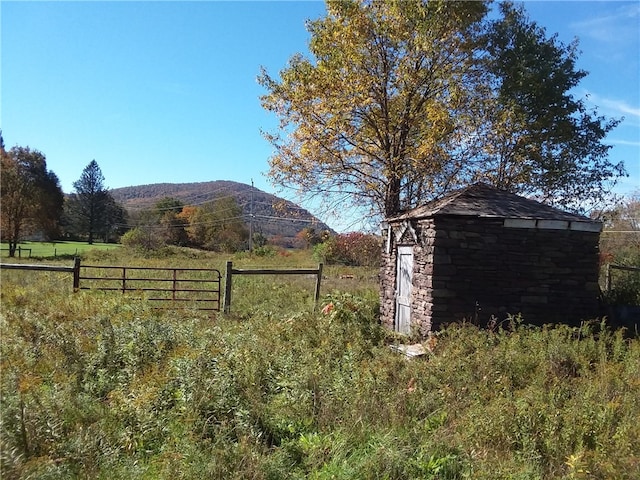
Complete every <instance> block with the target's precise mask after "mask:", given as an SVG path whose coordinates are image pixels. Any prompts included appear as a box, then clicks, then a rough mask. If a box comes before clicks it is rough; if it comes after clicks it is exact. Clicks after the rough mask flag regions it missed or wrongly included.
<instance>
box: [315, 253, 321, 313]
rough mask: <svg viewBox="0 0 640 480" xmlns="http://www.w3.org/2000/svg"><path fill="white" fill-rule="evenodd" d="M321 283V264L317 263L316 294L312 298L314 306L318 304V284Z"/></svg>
mask: <svg viewBox="0 0 640 480" xmlns="http://www.w3.org/2000/svg"><path fill="white" fill-rule="evenodd" d="M321 281H322V264H321V263H319V264H318V278H317V279H316V293H315V296H314V299H315V302H316V305H317V304H318V301H319V300H320V282H321Z"/></svg>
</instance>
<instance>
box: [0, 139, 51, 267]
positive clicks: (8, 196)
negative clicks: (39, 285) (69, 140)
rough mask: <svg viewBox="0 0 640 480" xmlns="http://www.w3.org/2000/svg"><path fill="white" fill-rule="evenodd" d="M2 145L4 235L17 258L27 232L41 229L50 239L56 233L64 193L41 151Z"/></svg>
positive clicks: (10, 251)
mask: <svg viewBox="0 0 640 480" xmlns="http://www.w3.org/2000/svg"><path fill="white" fill-rule="evenodd" d="M0 140H1V135H0ZM0 144H1V147H0V156H1V162H2V163H1V168H2V172H1V175H0V181H1V187H0V196H1V199H0V202H1V204H2V209H1V211H2V215H1V217H2V237H3V240H6V241H7V242H8V243H9V256H11V257H13V256H14V255H15V251H16V249H17V246H18V242H19V241H20V240H21V238H22V236H23V235H24V234H27V233H34V232H35V231H37V230H39V231H40V232H41V233H43V234H45V236H47V237H49V238H50V237H51V236H53V235H55V233H56V231H57V224H58V220H59V219H60V215H61V214H62V206H63V202H64V196H63V193H62V189H61V188H60V183H59V181H58V177H57V176H56V175H55V173H53V172H52V171H49V170H47V162H46V158H45V156H44V155H43V154H42V153H41V152H39V151H37V150H31V149H30V148H29V147H18V146H16V147H13V148H12V149H11V150H10V151H8V152H7V151H6V150H5V148H4V141H3V140H2V141H0Z"/></svg>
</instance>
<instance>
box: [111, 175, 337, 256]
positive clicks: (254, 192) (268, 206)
mask: <svg viewBox="0 0 640 480" xmlns="http://www.w3.org/2000/svg"><path fill="white" fill-rule="evenodd" d="M111 194H112V195H113V198H114V199H115V200H116V201H117V202H119V203H121V204H122V205H123V206H124V207H125V208H126V209H127V210H128V211H129V212H134V211H139V210H144V209H149V208H153V207H154V205H155V204H156V202H158V201H159V200H161V199H163V198H165V197H171V198H175V199H178V200H180V201H181V202H183V203H184V204H185V205H194V206H198V205H203V204H205V203H207V202H211V201H213V200H215V199H218V198H222V197H226V196H232V197H234V198H235V199H236V201H237V202H238V205H240V206H241V207H242V209H243V213H244V216H245V222H246V223H247V225H248V224H249V222H250V219H251V215H252V214H253V230H254V232H260V233H262V234H263V235H265V236H266V237H267V238H269V239H271V240H273V241H276V242H278V243H280V244H282V245H293V243H294V239H295V236H296V234H298V232H300V231H301V230H302V229H304V228H308V227H311V228H314V229H315V230H316V231H318V232H320V231H324V230H329V231H331V232H332V233H334V232H333V231H332V230H331V228H330V227H329V226H328V225H326V224H325V223H323V222H321V221H320V220H319V219H317V218H316V217H314V216H313V215H312V214H311V213H309V211H307V210H305V209H304V208H301V207H299V206H298V205H296V204H294V203H292V202H290V201H288V200H284V199H282V198H280V197H277V196H275V195H271V194H269V193H266V192H264V191H262V190H260V189H258V188H255V187H252V186H250V185H246V184H244V183H238V182H231V181H226V180H216V181H211V182H195V183H156V184H151V185H138V186H132V187H123V188H115V189H113V190H111Z"/></svg>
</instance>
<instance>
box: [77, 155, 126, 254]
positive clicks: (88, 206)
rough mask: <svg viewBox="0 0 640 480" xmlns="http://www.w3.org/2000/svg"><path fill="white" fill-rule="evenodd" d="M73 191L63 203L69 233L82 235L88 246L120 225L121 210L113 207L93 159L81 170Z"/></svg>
mask: <svg viewBox="0 0 640 480" xmlns="http://www.w3.org/2000/svg"><path fill="white" fill-rule="evenodd" d="M73 188H74V190H75V193H73V194H71V195H70V196H69V198H68V199H67V202H66V204H65V209H66V216H67V223H68V225H69V229H70V230H71V231H72V232H73V233H75V234H76V235H83V236H86V237H87V241H88V243H89V244H92V243H93V242H94V240H95V238H96V237H97V236H105V235H107V233H108V232H110V231H111V230H112V229H113V227H114V226H116V225H117V224H119V223H122V222H123V218H124V217H123V215H124V214H123V209H122V207H120V208H118V207H117V204H116V202H115V200H114V199H113V197H112V196H111V193H109V191H108V190H107V189H106V187H105V186H104V176H103V175H102V171H101V170H100V167H99V166H98V163H97V162H96V161H95V160H92V161H91V162H89V164H88V165H87V166H86V167H85V168H84V170H83V171H82V175H81V176H80V178H79V179H78V180H77V181H75V182H74V183H73Z"/></svg>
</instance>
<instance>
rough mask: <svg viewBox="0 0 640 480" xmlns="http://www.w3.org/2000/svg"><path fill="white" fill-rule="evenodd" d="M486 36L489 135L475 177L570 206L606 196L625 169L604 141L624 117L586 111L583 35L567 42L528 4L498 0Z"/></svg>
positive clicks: (596, 200) (486, 117)
mask: <svg viewBox="0 0 640 480" xmlns="http://www.w3.org/2000/svg"><path fill="white" fill-rule="evenodd" d="M500 11H501V14H502V15H501V18H500V19H498V20H495V21H493V22H491V24H490V25H489V28H488V32H487V37H486V48H487V55H486V56H485V61H486V63H485V67H486V70H487V76H488V81H487V84H488V85H491V86H492V87H493V88H492V89H491V91H488V92H487V93H486V94H485V95H484V96H483V99H484V100H485V101H486V103H485V106H486V110H485V111H486V115H484V116H483V118H484V120H485V122H486V124H485V128H486V130H485V131H486V133H487V135H485V136H484V137H483V138H484V139H485V141H484V145H483V150H482V153H481V154H480V155H479V156H478V158H479V159H480V160H481V165H482V168H477V169H476V172H475V177H476V178H480V179H484V180H487V181H489V182H490V183H493V184H494V185H496V186H499V187H502V188H504V189H507V190H511V191H514V192H519V193H525V194H532V195H536V196H537V197H538V198H540V199H542V200H544V201H546V202H547V203H553V204H557V205H559V206H564V207H572V206H574V205H575V204H576V202H578V203H582V204H584V203H585V202H586V201H590V202H599V201H602V200H603V199H604V197H605V195H606V193H607V190H608V187H609V186H610V182H612V181H615V179H616V178H618V177H619V176H621V175H624V173H625V172H624V167H623V164H622V163H619V164H612V163H611V162H610V161H609V160H608V152H609V150H610V148H611V146H610V145H606V144H604V143H603V140H604V138H605V136H606V135H607V133H608V132H609V131H610V130H611V129H613V128H615V126H616V125H618V123H619V120H607V119H605V118H603V117H599V116H598V115H597V112H595V111H588V110H587V108H586V106H585V103H584V101H583V100H582V99H579V98H576V97H575V96H574V94H573V93H572V89H574V87H576V86H577V85H578V84H579V82H580V80H582V79H583V78H584V77H585V76H586V75H587V72H585V71H583V70H580V69H578V68H577V67H576V60H577V57H578V50H577V41H574V42H573V43H571V44H569V45H564V44H562V43H561V42H560V41H558V39H557V37H556V36H551V37H548V36H547V34H546V31H545V30H544V28H542V27H540V26H538V25H537V24H536V23H535V22H532V21H531V20H530V19H529V18H528V17H527V15H526V12H525V10H524V7H522V6H520V7H515V6H514V5H513V4H512V3H510V2H504V3H501V4H500Z"/></svg>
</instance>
